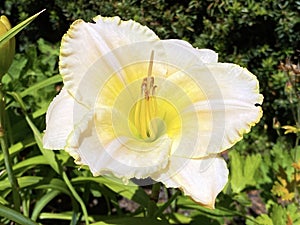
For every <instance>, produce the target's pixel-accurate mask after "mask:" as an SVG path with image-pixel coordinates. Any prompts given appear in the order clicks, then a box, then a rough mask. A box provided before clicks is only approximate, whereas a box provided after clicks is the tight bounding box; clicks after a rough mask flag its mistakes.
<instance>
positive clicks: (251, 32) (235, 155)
mask: <svg viewBox="0 0 300 225" xmlns="http://www.w3.org/2000/svg"><path fill="white" fill-rule="evenodd" d="M44 8H46V9H47V10H46V11H45V12H44V13H43V14H42V15H40V16H39V17H38V18H37V19H36V20H35V21H34V22H33V23H32V24H30V26H28V27H27V28H26V29H25V30H24V31H22V32H21V33H20V34H19V35H18V36H17V54H16V56H15V61H14V64H13V65H12V67H11V69H10V71H9V73H8V74H7V75H6V76H5V77H4V79H3V83H4V88H5V90H6V91H8V92H18V93H21V95H22V96H21V97H22V98H23V101H24V103H25V107H26V110H27V111H28V113H30V114H31V115H32V119H33V121H34V123H35V124H36V125H37V126H38V129H39V130H40V131H42V130H43V129H44V128H45V123H44V114H45V112H46V110H47V107H48V104H49V102H50V101H51V99H52V98H53V97H54V96H55V95H56V93H57V91H58V90H59V89H60V88H61V83H59V81H61V80H60V78H59V76H55V75H58V74H59V71H58V55H59V42H60V40H61V37H62V35H63V34H64V33H65V32H66V31H67V29H68V27H69V26H70V24H71V23H72V22H73V21H74V20H76V19H79V18H82V19H84V20H85V21H91V19H92V18H93V17H95V16H96V15H98V14H101V15H102V16H115V15H118V16H120V17H121V18H122V19H124V20H128V19H134V20H135V21H138V22H140V23H141V24H143V25H147V26H148V27H150V28H151V29H152V30H154V31H155V32H156V34H157V35H158V36H159V37H160V38H161V39H169V38H177V39H184V40H186V41H188V42H190V43H191V44H192V45H193V46H194V47H198V48H210V49H213V50H215V51H216V52H218V53H219V61H221V62H233V63H237V64H239V65H241V66H244V67H247V68H248V69H249V70H250V71H251V72H252V73H254V74H255V75H256V76H257V77H258V79H259V81H260V88H261V92H262V94H263V95H264V103H263V106H262V107H263V110H264V117H263V118H262V120H261V122H260V123H259V125H258V126H256V127H255V128H253V129H252V132H251V133H250V134H248V135H246V136H245V138H244V139H243V141H241V142H239V143H238V144H237V145H236V146H235V147H233V149H232V150H231V152H230V154H229V155H227V154H225V157H226V158H227V159H228V162H229V166H230V169H231V172H230V182H229V184H228V186H227V187H226V188H225V190H224V191H223V193H222V194H220V195H219V197H218V202H217V208H218V207H219V208H220V209H223V211H222V210H216V211H214V212H213V213H212V212H208V211H205V209H203V208H201V207H200V206H198V205H196V204H194V203H193V202H191V201H190V200H188V199H186V198H183V197H182V196H179V197H178V199H177V206H178V207H179V208H181V209H184V210H188V212H192V213H191V214H190V215H191V218H192V222H191V224H224V223H227V224H245V223H246V224H248V225H252V224H255V222H256V223H258V224H267V225H269V224H270V225H272V224H275V225H277V224H278V225H281V224H288V223H287V221H293V224H300V221H299V220H300V219H299V216H297V215H298V214H297V213H299V211H298V212H297V207H299V204H298V205H297V204H293V202H292V201H283V200H282V199H281V198H280V196H278V195H276V194H274V193H275V191H273V192H272V190H273V189H272V188H273V187H274V185H275V183H276V182H278V177H279V176H280V177H281V178H284V179H285V180H286V181H287V182H288V184H287V186H286V188H287V189H289V190H290V191H292V190H291V189H292V188H291V187H290V186H292V185H294V183H293V182H296V181H295V180H293V178H292V177H293V172H294V170H293V167H292V166H291V164H292V162H295V161H296V160H297V158H299V153H298V157H296V152H297V151H299V149H298V148H297V144H298V143H296V147H295V140H296V138H295V136H296V135H294V134H289V135H284V134H283V133H284V130H282V129H281V125H287V124H288V125H295V121H294V119H293V117H292V116H291V112H292V109H297V105H295V104H293V103H291V101H289V96H288V93H287V91H286V90H287V88H286V82H287V76H286V75H285V74H284V72H282V71H280V70H279V69H278V65H279V63H280V61H283V62H285V60H286V58H287V57H289V58H290V60H291V62H292V63H294V64H297V63H298V62H299V54H300V0H260V1H254V0H216V1H212V0H207V1H196V0H192V1H186V0H182V1H179V0H178V1H171V0H156V1H155V0H148V1H135V0H123V1H111V0H107V1H99V0H77V1H75V0H74V1H65V0H43V1H42V0H4V1H3V0H1V1H0V14H5V15H7V17H8V18H9V19H10V21H11V22H12V24H13V25H16V24H17V23H19V22H21V21H23V20H24V19H26V18H28V17H29V16H31V15H33V14H34V13H36V12H38V11H40V10H41V9H44ZM53 76H55V77H54V78H53V80H51V81H50V80H49V78H52V77H53ZM43 81H47V82H49V84H51V85H46V84H48V83H46V84H44V86H43V88H42V89H39V90H35V89H34V91H31V90H29V91H26V90H28V88H30V87H33V86H34V85H35V84H37V83H39V82H43ZM54 83H56V85H54ZM39 84H40V83H39ZM297 84H298V82H296V85H297ZM40 87H41V85H39V88H40ZM211 88H215V87H211ZM297 90H298V89H297ZM298 91H299V90H298ZM7 98H8V105H9V108H8V112H9V117H10V119H11V120H12V121H14V123H13V125H12V127H11V128H10V129H11V130H12V131H18V132H14V134H13V137H10V139H11V140H10V142H11V143H17V142H18V141H22V143H23V144H24V140H23V139H24V137H27V138H26V140H27V141H25V144H26V143H27V145H28V147H24V148H25V150H26V151H22V153H20V155H18V160H22V159H24V158H26V157H27V158H28V157H33V156H35V155H38V154H39V153H38V151H37V148H36V146H35V145H34V142H32V140H33V138H32V137H30V135H29V136H28V134H29V133H31V131H30V128H29V127H28V126H27V125H26V124H27V122H26V121H25V119H24V117H23V116H22V110H20V106H19V104H17V103H16V102H14V100H13V98H12V97H11V96H9V95H8V96H7ZM298 101H299V100H298ZM298 107H299V106H298ZM298 109H299V108H298ZM299 110H300V109H299ZM274 121H275V122H274ZM60 154H62V156H61V158H62V159H64V160H62V161H63V165H64V166H66V167H67V168H73V167H74V165H73V163H72V160H70V159H66V157H67V156H66V155H64V154H63V153H60ZM60 154H58V155H60ZM22 157H23V158H22ZM18 160H17V161H18ZM0 167H1V168H2V167H3V165H1V164H0ZM43 169H44V170H43ZM69 170H70V169H69ZM45 171H46V170H45V168H43V167H41V168H40V171H35V173H37V174H38V175H39V176H44V175H45ZM46 174H47V173H46ZM55 174H56V173H55V172H54V171H52V172H51V173H49V176H50V177H51V176H52V177H53V178H55V179H56V175H55ZM87 174H89V173H88V172H86V171H84V172H79V171H76V169H75V170H70V171H69V175H70V176H71V177H74V179H75V180H76V177H77V176H79V177H80V176H83V177H88V176H90V174H89V175H87ZM49 179H50V178H49ZM57 179H58V178H57ZM84 179H85V178H84ZM87 180H88V179H87ZM74 182H75V183H74V186H76V181H74ZM97 182H98V181H96V183H97ZM101 182H102V181H101ZM101 182H100V181H99V183H101ZM96 183H93V185H94V184H95V186H96ZM100 185H101V184H100ZM289 185H290V186H289ZM283 186H284V185H283ZM76 187H77V186H76ZM101 187H102V189H101V188H100V192H102V191H103V192H102V194H103V195H104V197H105V198H108V199H109V200H107V199H106V201H108V202H109V203H108V205H109V204H111V205H113V206H114V207H117V206H116V199H114V198H117V197H116V195H114V194H112V193H113V191H115V189H114V188H110V187H109V188H110V189H109V188H107V186H105V187H103V186H101ZM88 188H90V185H87V189H85V187H80V186H78V187H77V188H76V189H77V190H78V191H79V192H80V193H81V194H83V195H85V201H86V203H88V201H89V194H91V195H93V196H94V197H95V196H100V195H101V194H99V193H98V192H99V190H97V189H99V187H97V188H95V189H93V188H92V191H91V193H88V192H87V190H89V189H88ZM83 189H84V190H83ZM274 190H275V189H274ZM27 191H28V190H27ZM252 191H258V192H255V193H256V194H257V193H258V198H259V201H255V200H254V197H253V196H252V195H251V193H252ZM277 191H278V189H277ZM29 192H30V191H29ZM43 194H44V193H41V192H37V194H36V198H37V199H39V198H41V196H43ZM103 195H102V196H103ZM251 196H252V197H251ZM123 197H130V195H125V196H124V195H123ZM281 197H282V196H281ZM0 200H1V198H0ZM73 200H74V199H73ZM112 202H113V203H112ZM253 202H255V203H257V202H260V205H261V207H260V208H259V210H260V211H259V210H258V209H257V208H255V207H254V206H253ZM142 206H143V205H142ZM225 209H226V210H225ZM61 210H62V211H63V209H61ZM68 210H69V209H68ZM77 210H78V209H77ZM105 210H108V211H109V210H110V209H109V207H108V209H105ZM105 210H104V211H105ZM193 210H195V211H193ZM298 210H299V208H298ZM261 213H265V214H262V215H261V216H258V215H260V214H261ZM172 215H173V216H174V215H175V214H172ZM246 215H247V216H248V217H246ZM170 217H171V218H172V216H170ZM254 217H256V219H254ZM297 219H298V220H297ZM129 220H130V219H129ZM175 221H176V220H175ZM205 221H206V222H205ZM245 221H246V222H245ZM181 222H182V221H181Z"/></svg>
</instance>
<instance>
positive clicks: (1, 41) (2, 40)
mask: <svg viewBox="0 0 300 225" xmlns="http://www.w3.org/2000/svg"><path fill="white" fill-rule="evenodd" d="M44 11H45V9H44V10H42V11H40V12H38V13H37V14H35V15H33V16H31V17H29V18H28V19H26V20H24V21H23V22H21V23H19V24H18V25H16V26H14V27H13V28H12V29H10V30H9V31H7V33H5V34H4V35H2V36H1V37H0V47H1V46H2V45H4V44H5V43H6V42H7V41H9V39H11V38H12V37H14V36H15V35H16V34H17V33H19V32H20V31H21V30H23V29H24V28H25V27H26V26H27V25H28V24H30V23H31V22H32V21H33V20H34V19H35V18H36V17H38V16H39V15H40V14H41V13H42V12H44Z"/></svg>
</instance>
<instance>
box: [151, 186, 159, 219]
mask: <svg viewBox="0 0 300 225" xmlns="http://www.w3.org/2000/svg"><path fill="white" fill-rule="evenodd" d="M159 192H160V183H155V184H153V185H152V192H151V195H150V200H149V203H148V217H154V216H155V212H156V211H157V209H158V207H157V204H156V203H157V202H158V197H159Z"/></svg>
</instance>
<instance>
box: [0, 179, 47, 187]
mask: <svg viewBox="0 0 300 225" xmlns="http://www.w3.org/2000/svg"><path fill="white" fill-rule="evenodd" d="M43 179H44V178H43V177H36V176H23V177H20V178H18V183H19V186H20V188H25V187H28V186H31V185H35V184H38V183H39V182H41V181H42V180H43ZM6 189H11V184H10V183H9V181H8V180H3V181H1V182H0V191H4V190H6Z"/></svg>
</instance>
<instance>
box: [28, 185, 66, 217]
mask: <svg viewBox="0 0 300 225" xmlns="http://www.w3.org/2000/svg"><path fill="white" fill-rule="evenodd" d="M60 193H61V192H60V191H57V190H51V191H49V192H47V193H46V194H45V195H44V196H43V197H42V198H40V199H39V200H38V201H37V202H36V204H35V205H34V208H33V211H32V215H31V219H32V220H34V221H35V220H36V219H37V218H38V216H39V214H40V213H41V211H42V210H43V208H45V206H46V205H47V204H48V203H49V202H50V201H51V200H52V199H54V198H55V197H56V196H58V195H59V194H60Z"/></svg>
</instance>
